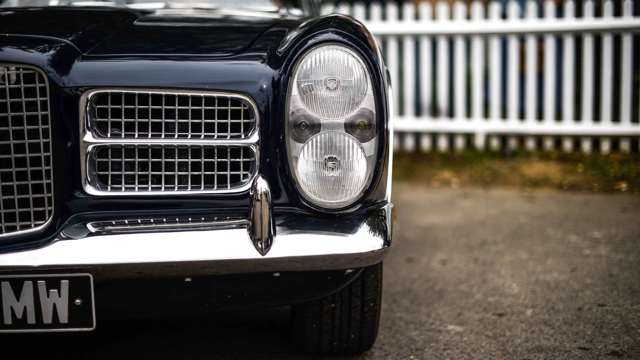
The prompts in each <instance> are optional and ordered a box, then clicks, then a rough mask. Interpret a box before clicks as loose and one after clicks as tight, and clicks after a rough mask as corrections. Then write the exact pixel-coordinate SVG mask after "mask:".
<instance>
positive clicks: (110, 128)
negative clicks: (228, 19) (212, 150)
mask: <svg viewBox="0 0 640 360" xmlns="http://www.w3.org/2000/svg"><path fill="white" fill-rule="evenodd" d="M87 105H88V108H87V111H88V120H89V129H90V130H91V131H93V132H94V136H96V137H100V138H120V139H138V138H148V139H246V138H248V137H250V136H251V135H252V134H253V132H254V130H255V129H256V111H255V109H254V107H253V106H252V103H251V102H250V101H249V100H248V99H246V98H245V97H243V96H240V95H230V94H208V93H194V92H186V91H171V92H167V91H162V92H159V91H158V92H153V91H143V90H139V91H138V90H136V91H134V90H98V91H95V92H93V93H91V94H90V95H89V97H88V104H87Z"/></svg>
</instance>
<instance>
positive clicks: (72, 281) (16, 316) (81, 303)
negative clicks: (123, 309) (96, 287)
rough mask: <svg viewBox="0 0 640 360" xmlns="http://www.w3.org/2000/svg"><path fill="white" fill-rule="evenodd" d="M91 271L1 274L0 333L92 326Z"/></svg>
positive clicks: (79, 328) (94, 322) (87, 328)
mask: <svg viewBox="0 0 640 360" xmlns="http://www.w3.org/2000/svg"><path fill="white" fill-rule="evenodd" d="M94 302H95V301H94V293H93V277H92V276H91V275H90V274H51V275H49V274H46V275H43V274H35V275H0V333H2V332H45V331H89V330H93V329H95V326H96V319H95V304H94Z"/></svg>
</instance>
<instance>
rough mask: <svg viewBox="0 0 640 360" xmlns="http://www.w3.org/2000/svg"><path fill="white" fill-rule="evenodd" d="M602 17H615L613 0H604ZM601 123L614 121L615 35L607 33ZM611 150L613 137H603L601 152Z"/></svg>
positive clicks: (601, 79)
mask: <svg viewBox="0 0 640 360" xmlns="http://www.w3.org/2000/svg"><path fill="white" fill-rule="evenodd" d="M602 17H603V18H605V19H607V18H612V17H613V1H612V0H604V4H603V13H602ZM600 75H601V78H600V86H601V87H602V92H601V94H600V124H602V125H605V126H608V125H611V122H612V112H613V106H612V102H613V99H612V96H613V35H612V34H611V33H605V34H603V35H602V67H601V69H600ZM610 150H611V139H610V138H608V137H603V138H601V139H600V152H602V153H603V154H606V153H609V151H610Z"/></svg>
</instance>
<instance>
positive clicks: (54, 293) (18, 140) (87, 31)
mask: <svg viewBox="0 0 640 360" xmlns="http://www.w3.org/2000/svg"><path fill="white" fill-rule="evenodd" d="M0 24H1V25H0V33H1V34H2V35H0V92H2V93H0V136H1V138H0V164H1V166H0V176H1V180H2V183H1V190H2V191H1V193H0V194H1V195H2V199H1V204H2V208H0V213H1V214H2V218H1V219H2V223H1V229H2V232H1V233H0V282H1V283H2V308H3V313H2V315H3V321H2V322H0V332H36V331H82V330H92V329H94V328H95V327H96V324H98V323H99V322H100V319H101V318H102V316H105V317H110V316H112V315H111V314H115V316H118V315H120V316H122V315H135V314H145V313H148V312H149V313H151V314H153V313H155V314H157V310H156V309H155V306H156V305H159V304H162V306H163V308H164V309H165V310H166V309H167V308H171V307H177V304H179V303H182V302H183V301H185V300H190V301H191V302H195V303H198V304H199V305H200V307H194V309H197V311H202V310H203V308H204V310H218V309H226V308H233V307H241V306H255V305H283V304H294V305H295V304H300V306H299V311H298V312H300V313H304V314H307V313H309V312H310V311H315V307H317V306H320V307H322V306H324V305H323V304H324V303H323V302H322V301H325V302H326V299H328V298H329V297H331V296H335V294H337V293H339V292H340V291H341V290H342V289H345V288H346V287H349V286H355V285H354V284H359V285H358V286H359V288H361V289H362V291H363V292H362V293H363V294H366V293H367V289H366V286H368V285H365V282H364V280H363V278H364V277H365V272H367V274H373V272H372V270H371V269H373V268H375V269H377V270H376V271H375V274H374V275H373V277H375V279H373V280H371V281H373V282H376V283H378V285H377V286H378V288H380V285H379V282H380V280H381V269H380V263H381V261H382V258H383V255H384V253H385V252H386V250H387V248H388V247H389V246H390V244H391V210H392V204H391V201H390V189H391V179H390V174H391V169H390V165H391V156H392V154H391V152H392V149H391V146H390V143H391V137H392V130H391V127H390V123H389V108H388V106H389V103H388V96H389V94H388V82H387V79H386V69H385V67H384V64H383V62H382V58H381V55H380V51H379V49H378V47H377V45H376V42H375V39H374V38H373V37H372V36H371V34H370V33H369V32H368V31H367V30H366V29H365V28H364V27H363V26H362V25H361V24H360V23H358V22H357V21H355V20H353V19H351V18H348V17H344V16H337V15H332V16H324V17H307V16H297V15H295V16H294V15H291V14H284V13H283V12H282V11H277V12H274V13H258V12H255V11H247V10H245V11H235V12H233V11H226V10H220V9H193V8H191V9H188V10H185V9H179V11H178V10H176V9H163V10H149V9H126V8H122V7H109V8H98V7H90V8H88V7H58V8H53V7H44V8H5V9H2V8H0ZM367 276H369V275H367ZM370 277H371V276H370ZM76 284H77V285H76ZM74 287H75V288H74ZM379 290H380V291H381V289H378V290H376V294H378V295H375V294H374V296H379ZM30 297H31V300H30ZM63 297H64V299H63ZM318 301H320V303H318ZM378 302H379V299H378ZM378 305H379V304H378ZM334 306H335V302H334ZM345 306H346V305H345ZM61 308H64V309H62V310H61ZM363 309H366V304H365V303H364V302H363ZM362 311H365V310H362ZM372 311H373V310H372ZM375 311H377V315H376V314H373V315H372V316H369V315H367V316H364V315H363V319H364V318H365V317H366V318H367V319H368V320H367V321H369V322H370V323H371V324H370V327H372V328H375V329H377V321H378V319H379V306H378V308H377V310H375ZM103 314H105V315H103ZM107 314H109V315H107ZM373 322H375V324H373ZM299 323H300V327H301V328H302V329H309V328H312V329H313V328H316V327H318V326H320V327H322V324H321V323H322V319H317V320H309V319H308V317H306V316H304V317H303V318H302V319H301V320H300V321H299ZM371 331H373V330H371ZM352 335H353V334H352V333H349V334H345V337H344V338H345V340H344V344H342V345H335V344H334V345H331V344H327V345H326V346H325V345H323V344H319V343H316V340H314V339H315V338H314V336H311V338H312V341H311V342H309V341H307V340H302V343H303V347H305V348H306V349H307V350H310V351H312V352H319V353H355V352H359V351H362V350H365V349H366V348H368V347H370V346H371V344H372V341H373V340H371V337H372V335H373V339H375V331H373V333H372V334H368V335H366V336H365V335H361V334H360V335H358V339H357V340H358V341H357V342H358V343H357V344H356V343H354V341H355V340H353V339H352V340H348V339H349V338H352V337H353V336H352ZM305 341H306V342H305ZM336 346H337V347H336Z"/></svg>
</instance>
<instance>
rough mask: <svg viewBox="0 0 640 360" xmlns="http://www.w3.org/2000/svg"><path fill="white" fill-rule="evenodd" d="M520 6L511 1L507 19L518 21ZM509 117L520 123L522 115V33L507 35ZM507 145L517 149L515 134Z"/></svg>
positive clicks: (508, 140) (511, 120)
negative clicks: (520, 96)
mask: <svg viewBox="0 0 640 360" xmlns="http://www.w3.org/2000/svg"><path fill="white" fill-rule="evenodd" d="M519 10H520V9H519V6H518V3H517V2H515V1H509V2H508V4H507V20H508V21H514V22H515V21H518V18H519V17H520V15H519ZM507 43H508V44H507V51H508V53H507V119H506V121H509V122H512V123H518V122H519V121H520V120H519V118H520V115H519V114H518V97H519V95H520V92H519V89H518V83H519V81H518V80H519V71H518V70H519V68H520V53H519V47H520V35H509V36H508V37H507ZM507 146H508V148H509V150H515V149H516V147H517V141H516V138H515V137H514V136H509V137H508V138H507Z"/></svg>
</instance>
